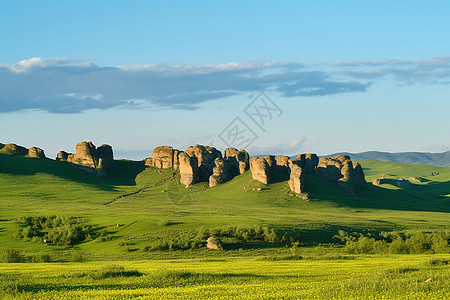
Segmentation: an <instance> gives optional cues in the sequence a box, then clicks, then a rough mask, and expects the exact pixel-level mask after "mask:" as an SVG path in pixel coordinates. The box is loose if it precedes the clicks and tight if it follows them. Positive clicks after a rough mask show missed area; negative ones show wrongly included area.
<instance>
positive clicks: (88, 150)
mask: <svg viewBox="0 0 450 300" xmlns="http://www.w3.org/2000/svg"><path fill="white" fill-rule="evenodd" d="M56 160H58V161H65V162H69V163H72V165H74V166H76V167H80V168H83V169H85V170H87V171H91V172H95V173H97V174H98V175H105V174H106V173H107V169H109V168H111V167H112V166H113V165H114V158H113V151H112V147H111V146H109V145H102V146H100V147H98V148H96V147H95V145H94V144H93V143H92V142H81V143H78V144H77V145H76V152H75V153H74V154H72V153H67V152H65V151H60V152H59V153H58V155H57V157H56Z"/></svg>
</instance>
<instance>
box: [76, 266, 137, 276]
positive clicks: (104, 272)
mask: <svg viewBox="0 0 450 300" xmlns="http://www.w3.org/2000/svg"><path fill="white" fill-rule="evenodd" d="M142 275H143V274H142V273H141V272H139V271H137V270H125V268H124V267H123V266H119V265H109V266H104V267H102V268H100V269H98V270H94V271H92V272H88V273H81V274H77V275H75V276H76V277H89V278H92V279H105V278H112V277H140V276H142Z"/></svg>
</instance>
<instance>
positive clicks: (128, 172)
mask: <svg viewBox="0 0 450 300" xmlns="http://www.w3.org/2000/svg"><path fill="white" fill-rule="evenodd" d="M0 166H1V167H0V174H1V173H4V174H11V175H36V174H37V173H47V174H50V175H55V176H58V177H60V178H64V179H67V180H71V181H75V182H80V183H84V184H89V185H91V186H95V187H97V188H99V189H102V190H105V191H115V186H119V185H120V186H135V185H136V181H135V179H136V176H137V175H138V174H139V173H141V172H142V171H143V170H144V169H145V166H144V165H143V164H142V162H139V161H126V160H116V161H115V164H114V167H112V168H111V169H109V170H108V175H106V176H102V177H97V176H96V175H95V174H94V173H90V172H86V171H83V170H79V169H76V168H74V167H72V166H71V164H70V163H65V162H59V161H55V160H51V159H36V158H26V157H19V156H13V155H5V154H0Z"/></svg>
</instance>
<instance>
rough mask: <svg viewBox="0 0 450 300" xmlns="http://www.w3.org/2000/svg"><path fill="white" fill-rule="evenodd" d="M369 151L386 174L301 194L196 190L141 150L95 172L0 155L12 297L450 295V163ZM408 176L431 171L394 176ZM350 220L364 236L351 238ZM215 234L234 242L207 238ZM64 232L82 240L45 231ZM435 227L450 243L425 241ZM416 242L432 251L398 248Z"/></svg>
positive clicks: (1, 257)
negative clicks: (388, 158)
mask: <svg viewBox="0 0 450 300" xmlns="http://www.w3.org/2000/svg"><path fill="white" fill-rule="evenodd" d="M360 163H361V164H362V166H363V167H364V170H365V173H366V178H367V180H368V181H369V182H370V181H371V180H372V179H377V178H380V177H384V178H385V179H387V180H386V181H385V182H386V183H384V184H382V185H381V186H379V187H377V186H373V185H372V184H370V183H368V184H367V185H366V186H365V187H364V188H363V190H362V191H361V192H360V193H359V194H358V195H353V196H352V195H347V194H345V193H344V192H343V191H341V190H340V189H338V188H337V187H336V186H335V185H334V184H332V183H330V182H328V181H327V180H325V179H323V178H320V177H316V176H312V175H309V176H306V177H305V184H306V186H307V191H306V192H305V193H303V194H302V195H300V196H299V197H298V196H297V195H294V194H293V193H292V192H290V190H289V188H288V185H287V182H286V181H284V180H283V179H285V178H283V176H281V175H278V176H276V178H275V179H276V180H275V181H276V183H273V184H270V185H264V184H261V183H259V182H256V181H253V180H252V179H251V174H250V172H246V173H245V174H243V175H240V176H237V177H235V178H234V179H233V180H231V181H229V182H227V183H225V184H222V185H219V186H217V187H214V188H208V187H207V184H206V183H198V184H195V185H194V186H192V187H191V188H190V189H186V188H184V185H181V184H180V182H179V175H178V176H177V177H173V171H172V170H159V169H156V168H147V169H144V167H143V165H142V164H141V163H140V162H134V161H116V164H115V167H114V168H113V169H112V170H111V171H110V172H109V174H108V175H107V176H105V177H96V176H95V174H93V173H87V172H85V171H82V170H78V169H75V168H73V167H72V166H70V165H69V164H66V163H61V162H56V161H53V160H49V159H33V158H24V157H17V156H10V155H1V154H0V298H5V299H15V298H17V299H35V298H39V299H41V298H42V299H44V298H45V299H67V298H70V299H81V298H83V299H86V298H87V299H90V298H92V299H98V298H102V299H103V298H105V299H125V298H130V297H134V298H138V299H145V298H152V299H168V298H176V299H192V298H204V297H208V298H210V299H227V298H239V299H254V298H262V299H265V298H274V299H286V298H304V299H317V298H319V299H320V298H330V297H331V298H333V299H372V298H373V299H375V298H377V299H378V298H380V299H381V298H383V299H384V298H386V299H424V298H427V299H448V297H449V296H450V295H449V291H448V280H449V279H450V268H448V263H449V262H450V257H449V255H448V254H445V253H448V244H445V243H446V241H445V240H444V239H447V240H448V239H449V236H448V232H449V230H450V223H449V222H448V220H449V215H450V205H449V200H450V197H449V194H448V193H449V191H450V186H449V184H450V168H440V167H433V166H426V165H408V164H400V163H392V162H380V161H375V160H363V161H360ZM405 177H406V178H409V177H417V178H416V179H420V180H419V181H418V183H415V184H411V185H410V186H408V187H407V188H399V187H398V186H396V185H395V184H394V183H395V181H396V180H397V179H399V178H405ZM127 195H128V196H127ZM306 198H307V200H305V199H306ZM52 215H55V216H56V217H52ZM43 224H44V225H43ZM339 230H345V231H346V232H347V233H348V234H350V235H346V234H343V233H342V232H341V233H340V236H341V237H342V238H343V239H344V240H345V239H347V238H350V239H352V238H354V237H355V234H354V233H353V232H356V233H357V234H363V235H364V237H360V238H359V240H354V241H353V242H352V243H350V244H348V242H347V244H346V246H345V247H344V246H343V245H338V244H337V243H338V241H337V240H335V239H333V236H334V235H336V234H337V233H338V231H339ZM382 231H387V232H391V233H389V234H396V232H403V233H407V234H414V235H412V236H411V237H410V238H409V240H408V241H406V240H405V242H402V243H400V244H399V243H395V242H394V241H392V242H391V243H390V244H389V245H388V244H386V243H385V242H384V241H382V240H377V241H376V242H375V240H373V238H371V237H376V235H370V234H375V233H380V232H382ZM392 232H393V233H392ZM428 232H440V233H443V235H441V237H442V236H444V237H445V238H444V239H442V238H440V239H439V236H437V235H433V234H434V233H428ZM30 233H31V234H30ZM44 233H45V234H46V235H45V236H44V235H43V234H44ZM224 233H225V235H224ZM230 233H231V234H230ZM79 234H81V236H79ZM217 234H222V236H224V237H221V238H222V241H223V242H224V248H225V249H224V251H213V250H209V251H208V250H207V249H205V247H201V248H199V247H196V246H198V245H200V244H203V245H204V242H205V240H206V238H207V237H208V236H210V235H217ZM227 234H228V235H227ZM380 234H382V233H380ZM251 236H253V238H251ZM261 236H263V237H264V238H263V239H261V238H260V237H261ZM281 236H283V238H281ZM80 237H81V238H80ZM62 238H64V239H72V240H74V241H76V242H75V243H70V244H66V243H61V244H58V243H55V242H46V239H49V240H51V239H56V240H58V239H62ZM78 238H79V239H78ZM274 238H279V240H278V241H277V242H273V239H274ZM283 239H286V241H284V240H283ZM291 239H292V240H291ZM430 239H431V240H432V241H433V245H432V247H435V246H436V245H437V246H439V245H442V242H443V243H444V244H443V248H441V249H444V250H443V251H441V252H436V253H443V254H432V252H430V251H429V249H428V250H427V249H425V250H426V251H425V253H424V251H422V250H423V249H422V248H421V247H422V246H423V245H425V244H427V243H429V241H428V242H427V240H430ZM396 241H398V240H396ZM297 242H299V243H297ZM330 242H333V243H332V244H330ZM186 243H193V244H192V246H191V245H187V248H186V249H188V250H177V249H179V248H182V249H184V248H183V247H184V246H183V245H184V244H186ZM394 244H395V245H394ZM302 245H304V246H306V247H299V246H302ZM368 245H371V246H370V247H371V248H370V247H369V248H368ZM375 245H377V247H378V248H376V247H375ZM380 245H381V247H382V249H385V250H383V251H382V252H379V251H378V250H376V249H379V246H380ZM393 246H394V247H393ZM405 246H408V247H412V249H413V250H414V251H413V252H411V253H422V254H420V255H417V254H414V255H413V254H410V255H398V254H392V253H408V252H403V250H404V249H403V248H402V247H405ZM417 246H419V248H418V249H417ZM383 247H384V248H383ZM399 247H400V248H399ZM386 249H387V251H388V252H385V251H386ZM392 249H393V250H395V252H391V250H392ZM433 249H434V248H433ZM375 250H376V251H375ZM386 253H389V255H386ZM364 254H370V255H364ZM47 261H50V262H48V263H47ZM2 262H9V263H2ZM18 262H28V263H27V264H23V263H18ZM430 278H431V281H430ZM249 291H250V292H249ZM322 295H326V296H322Z"/></svg>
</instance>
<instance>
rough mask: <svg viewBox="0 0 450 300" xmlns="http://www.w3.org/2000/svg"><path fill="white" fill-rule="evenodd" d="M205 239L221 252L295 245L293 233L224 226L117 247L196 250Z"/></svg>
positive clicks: (129, 241)
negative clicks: (213, 240)
mask: <svg viewBox="0 0 450 300" xmlns="http://www.w3.org/2000/svg"><path fill="white" fill-rule="evenodd" d="M209 237H216V238H218V239H220V241H221V244H222V247H223V249H225V250H230V249H236V248H247V246H249V247H250V248H251V246H252V245H253V246H256V247H268V246H270V245H289V244H293V243H296V242H297V245H300V242H299V236H298V234H297V232H295V231H292V232H288V231H286V230H284V231H282V230H277V229H275V228H268V227H261V226H254V227H249V228H248V227H239V226H228V227H222V228H211V229H208V228H204V227H201V228H198V229H196V230H190V231H189V230H184V231H183V230H165V231H162V232H159V233H157V234H155V235H146V236H145V237H124V238H123V239H122V240H121V241H120V242H119V245H121V246H125V245H133V244H134V243H136V242H137V241H138V240H139V241H150V242H151V243H150V244H148V245H145V246H143V247H142V250H143V251H166V250H188V249H198V248H203V247H205V246H206V240H207V239H208V238H209Z"/></svg>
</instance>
